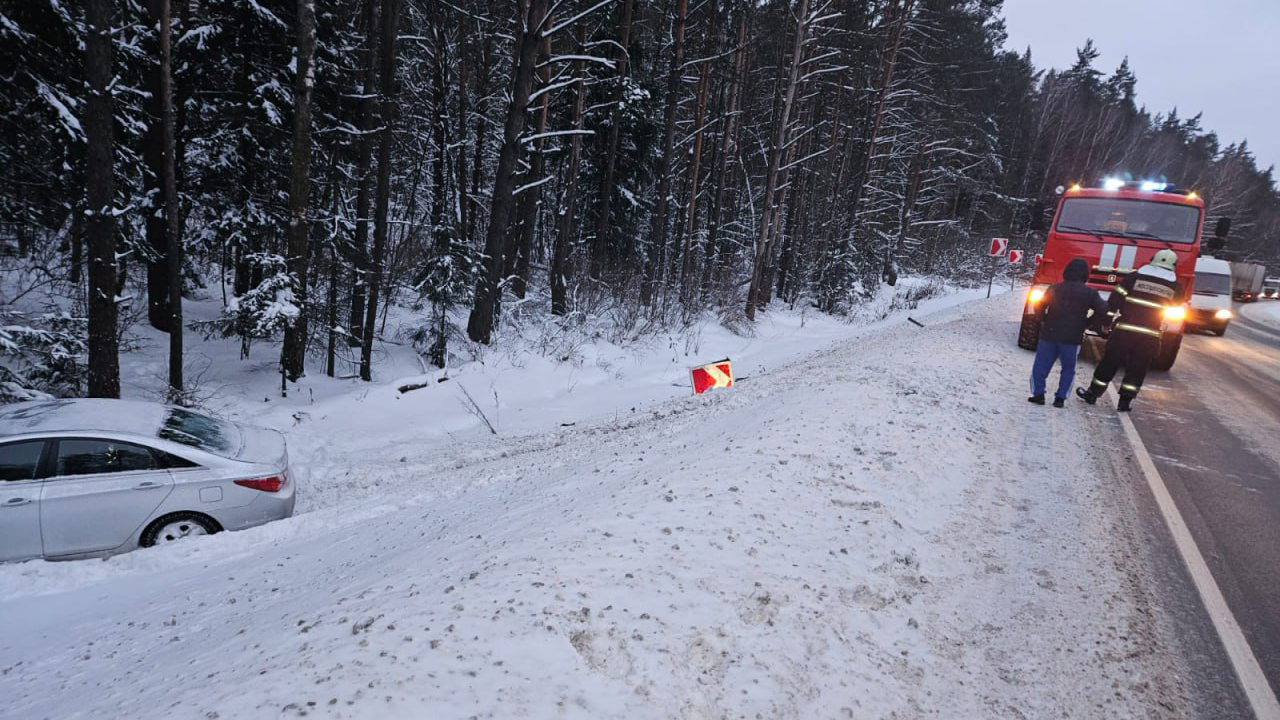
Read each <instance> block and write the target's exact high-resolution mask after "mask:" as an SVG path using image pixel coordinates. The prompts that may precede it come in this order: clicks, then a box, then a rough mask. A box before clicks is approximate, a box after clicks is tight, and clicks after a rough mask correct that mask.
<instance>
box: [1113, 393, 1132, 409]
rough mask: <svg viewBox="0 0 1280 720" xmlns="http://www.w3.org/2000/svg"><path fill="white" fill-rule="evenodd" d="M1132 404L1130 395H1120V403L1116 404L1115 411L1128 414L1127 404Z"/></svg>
mask: <svg viewBox="0 0 1280 720" xmlns="http://www.w3.org/2000/svg"><path fill="white" fill-rule="evenodd" d="M1131 402H1133V396H1132V395H1121V396H1120V402H1119V403H1117V404H1116V410H1117V411H1119V412H1129V411H1130V410H1131V408H1130V407H1129V403H1131Z"/></svg>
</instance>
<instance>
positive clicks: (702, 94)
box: [680, 60, 711, 306]
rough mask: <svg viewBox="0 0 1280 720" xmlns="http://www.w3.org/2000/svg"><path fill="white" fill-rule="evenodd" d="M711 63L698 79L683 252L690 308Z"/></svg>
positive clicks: (683, 285)
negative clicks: (690, 285) (690, 279)
mask: <svg viewBox="0 0 1280 720" xmlns="http://www.w3.org/2000/svg"><path fill="white" fill-rule="evenodd" d="M710 70H711V61H709V60H703V61H702V71H701V73H700V74H699V77H698V108H697V110H696V111H695V112H694V114H693V127H694V131H693V132H694V136H693V150H692V151H691V158H690V161H689V207H688V211H689V212H688V214H687V215H686V218H685V229H684V233H683V238H684V247H683V248H681V253H680V300H681V302H683V303H684V304H685V305H686V306H687V305H689V304H690V303H691V302H692V301H693V296H694V293H693V289H692V288H691V287H689V273H690V272H691V271H692V269H693V255H694V249H695V243H696V242H697V237H696V235H697V234H698V173H699V172H700V171H701V169H702V135H703V132H702V126H703V123H704V122H706V118H707V83H708V77H709V75H710Z"/></svg>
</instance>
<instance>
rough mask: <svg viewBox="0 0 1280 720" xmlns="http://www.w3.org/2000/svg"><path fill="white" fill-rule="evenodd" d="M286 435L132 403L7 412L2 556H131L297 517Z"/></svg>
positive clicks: (0, 414)
mask: <svg viewBox="0 0 1280 720" xmlns="http://www.w3.org/2000/svg"><path fill="white" fill-rule="evenodd" d="M294 490H295V488H294V483H293V482H291V481H290V479H289V456H288V451H287V449H286V447H285V441H284V436H283V435H281V434H280V433H279V432H276V431H275V430H267V429H264V428H257V427H251V426H248V425H242V424H240V423H235V422H230V421H227V420H219V419H217V418H213V417H209V416H208V415H203V414H200V413H197V412H193V411H191V410H187V409H184V408H179V407H170V406H167V405H160V404H157V403H147V402H135V401H128V400H100V399H85V400H47V401H46V400H41V401H34V402H23V403H16V404H13V405H8V406H4V407H0V562H5V561H13V560H27V559H31V558H41V557H43V558H48V559H54V558H57V559H64V558H65V559H71V558H79V557H94V556H103V555H112V554H115V553H121V552H128V551H130V550H133V549H134V548H137V547H149V546H151V545H159V544H162V543H168V542H173V541H175V540H179V539H182V538H185V537H189V536H192V535H207V534H210V533H215V532H219V531H222V530H242V529H244V528H248V527H253V526H255V525H262V524H263V523H267V522H271V521H272V520H280V519H282V518H287V517H289V516H290V515H292V514H293V503H294V497H295V495H294Z"/></svg>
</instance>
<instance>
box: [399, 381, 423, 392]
mask: <svg viewBox="0 0 1280 720" xmlns="http://www.w3.org/2000/svg"><path fill="white" fill-rule="evenodd" d="M424 387H431V383H430V381H425V382H415V383H406V384H404V385H401V386H400V387H398V388H396V390H397V391H399V392H400V394H402V395H403V394H404V393H407V392H412V391H414V390H421V389H422V388H424Z"/></svg>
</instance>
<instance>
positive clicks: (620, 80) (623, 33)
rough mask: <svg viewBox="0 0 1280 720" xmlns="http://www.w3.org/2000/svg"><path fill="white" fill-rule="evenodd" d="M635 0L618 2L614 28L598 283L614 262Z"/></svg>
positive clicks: (595, 263)
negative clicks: (617, 20)
mask: <svg viewBox="0 0 1280 720" xmlns="http://www.w3.org/2000/svg"><path fill="white" fill-rule="evenodd" d="M634 5H635V0H622V21H621V22H620V23H619V27H618V42H619V44H620V45H622V48H621V49H620V50H619V51H618V52H617V55H616V58H617V59H616V61H615V62H616V63H617V69H618V77H617V80H616V84H615V85H614V88H613V107H612V108H611V110H610V118H609V139H608V141H607V142H606V143H605V149H604V172H602V173H600V192H599V197H600V201H599V208H598V209H597V211H596V234H595V238H594V239H593V242H592V244H591V269H590V273H591V277H592V278H594V279H597V280H599V279H600V277H601V275H602V274H603V272H604V269H605V268H606V267H611V266H612V265H613V264H614V263H616V262H617V260H618V258H616V257H614V248H613V242H612V226H611V225H610V222H611V221H612V214H613V213H612V210H613V191H614V187H613V185H614V176H615V174H616V172H617V167H618V134H619V131H620V129H621V127H620V126H621V125H622V101H623V99H624V98H625V93H626V78H627V61H628V56H627V55H628V52H629V48H630V47H631V14H632V11H633V8H634Z"/></svg>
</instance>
